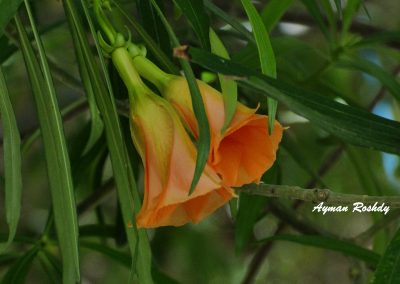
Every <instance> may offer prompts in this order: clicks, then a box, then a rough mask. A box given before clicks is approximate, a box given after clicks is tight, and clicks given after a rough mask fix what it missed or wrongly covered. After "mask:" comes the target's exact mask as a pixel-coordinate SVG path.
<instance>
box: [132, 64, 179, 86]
mask: <svg viewBox="0 0 400 284" xmlns="http://www.w3.org/2000/svg"><path fill="white" fill-rule="evenodd" d="M133 65H134V66H135V68H136V69H137V71H138V72H139V74H140V76H142V77H144V78H145V79H146V80H149V81H150V82H152V83H153V84H154V85H155V86H156V87H157V89H158V90H159V91H160V92H161V93H162V90H163V89H164V88H165V87H166V86H167V84H168V82H169V81H170V80H171V79H173V78H175V77H176V76H175V75H171V74H167V73H165V72H164V71H162V70H161V69H160V68H158V66H157V65H155V64H154V63H153V62H151V61H150V60H149V59H147V58H146V57H143V56H136V57H134V58H133Z"/></svg>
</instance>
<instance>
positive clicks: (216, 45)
mask: <svg viewBox="0 0 400 284" xmlns="http://www.w3.org/2000/svg"><path fill="white" fill-rule="evenodd" d="M210 44H211V52H212V53H214V54H216V55H218V56H221V57H223V58H227V59H229V54H228V51H227V50H226V48H225V46H224V44H223V42H222V41H221V39H220V38H219V37H218V35H217V34H216V33H215V32H214V30H213V29H210ZM218 79H219V83H220V84H221V91H222V97H223V99H224V112H225V122H224V126H223V127H222V130H221V132H224V131H225V129H226V128H227V127H228V125H229V123H230V122H231V120H232V118H233V115H234V114H235V110H236V102H237V84H236V82H235V81H234V80H232V79H229V78H226V77H225V76H224V75H222V74H218Z"/></svg>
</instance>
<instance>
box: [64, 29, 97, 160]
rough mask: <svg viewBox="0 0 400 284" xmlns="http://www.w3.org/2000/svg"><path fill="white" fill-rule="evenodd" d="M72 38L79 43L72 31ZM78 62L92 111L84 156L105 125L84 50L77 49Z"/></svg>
mask: <svg viewBox="0 0 400 284" xmlns="http://www.w3.org/2000/svg"><path fill="white" fill-rule="evenodd" d="M72 38H73V40H74V41H75V42H78V39H77V35H76V32H74V30H72ZM76 55H77V60H78V62H79V71H80V74H81V78H82V82H83V86H84V88H85V93H86V96H87V100H88V103H89V110H90V118H91V120H90V134H89V138H88V141H87V142H86V145H85V148H84V149H83V152H82V155H85V154H86V153H87V152H88V151H89V150H90V149H91V148H92V147H93V146H94V145H95V144H96V142H97V141H98V140H99V138H100V137H101V135H102V134H103V130H104V124H103V121H102V119H101V117H100V112H99V109H98V107H97V104H96V99H95V94H94V90H93V87H92V84H91V82H90V76H89V73H88V70H87V67H86V64H85V60H84V58H83V54H82V49H81V48H77V49H76Z"/></svg>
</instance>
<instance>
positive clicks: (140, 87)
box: [111, 47, 148, 102]
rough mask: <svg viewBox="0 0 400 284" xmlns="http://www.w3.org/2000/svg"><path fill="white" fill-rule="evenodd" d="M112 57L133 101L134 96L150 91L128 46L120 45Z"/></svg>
mask: <svg viewBox="0 0 400 284" xmlns="http://www.w3.org/2000/svg"><path fill="white" fill-rule="evenodd" d="M111 58H112V61H113V63H114V66H115V68H116V69H117V71H118V73H119V75H120V76H121V78H122V80H123V81H124V83H125V85H126V87H127V88H128V91H129V99H130V100H131V102H132V101H133V99H134V97H132V96H134V95H136V94H139V93H142V92H147V91H148V88H147V86H146V85H145V84H144V83H143V81H142V79H141V78H140V76H139V73H138V72H137V71H136V69H135V67H134V65H133V64H132V58H131V56H130V54H129V53H128V51H127V50H126V48H124V47H120V48H117V49H115V50H114V51H113V52H112V54H111Z"/></svg>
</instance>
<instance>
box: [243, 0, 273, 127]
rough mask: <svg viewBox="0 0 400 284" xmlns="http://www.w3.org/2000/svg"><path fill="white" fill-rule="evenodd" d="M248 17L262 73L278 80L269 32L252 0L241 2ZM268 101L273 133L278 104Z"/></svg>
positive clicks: (269, 121) (270, 125) (269, 99)
mask: <svg viewBox="0 0 400 284" xmlns="http://www.w3.org/2000/svg"><path fill="white" fill-rule="evenodd" d="M241 1H242V5H243V7H244V10H245V11H246V14H247V17H248V18H249V21H250V24H251V27H252V29H253V34H254V38H255V40H256V45H257V49H258V56H259V58H260V65H261V72H262V73H263V74H265V75H267V76H270V77H272V78H276V60H275V54H274V50H273V49H272V45H271V40H270V39H269V34H268V31H267V29H266V27H265V25H264V23H263V21H262V19H261V17H260V15H259V14H258V12H257V10H256V8H255V7H254V6H253V4H252V3H251V0H241ZM267 101H268V116H269V117H268V125H269V133H270V134H271V133H272V130H273V128H274V120H275V115H276V109H277V107H278V102H277V101H276V100H274V99H272V98H267Z"/></svg>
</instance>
